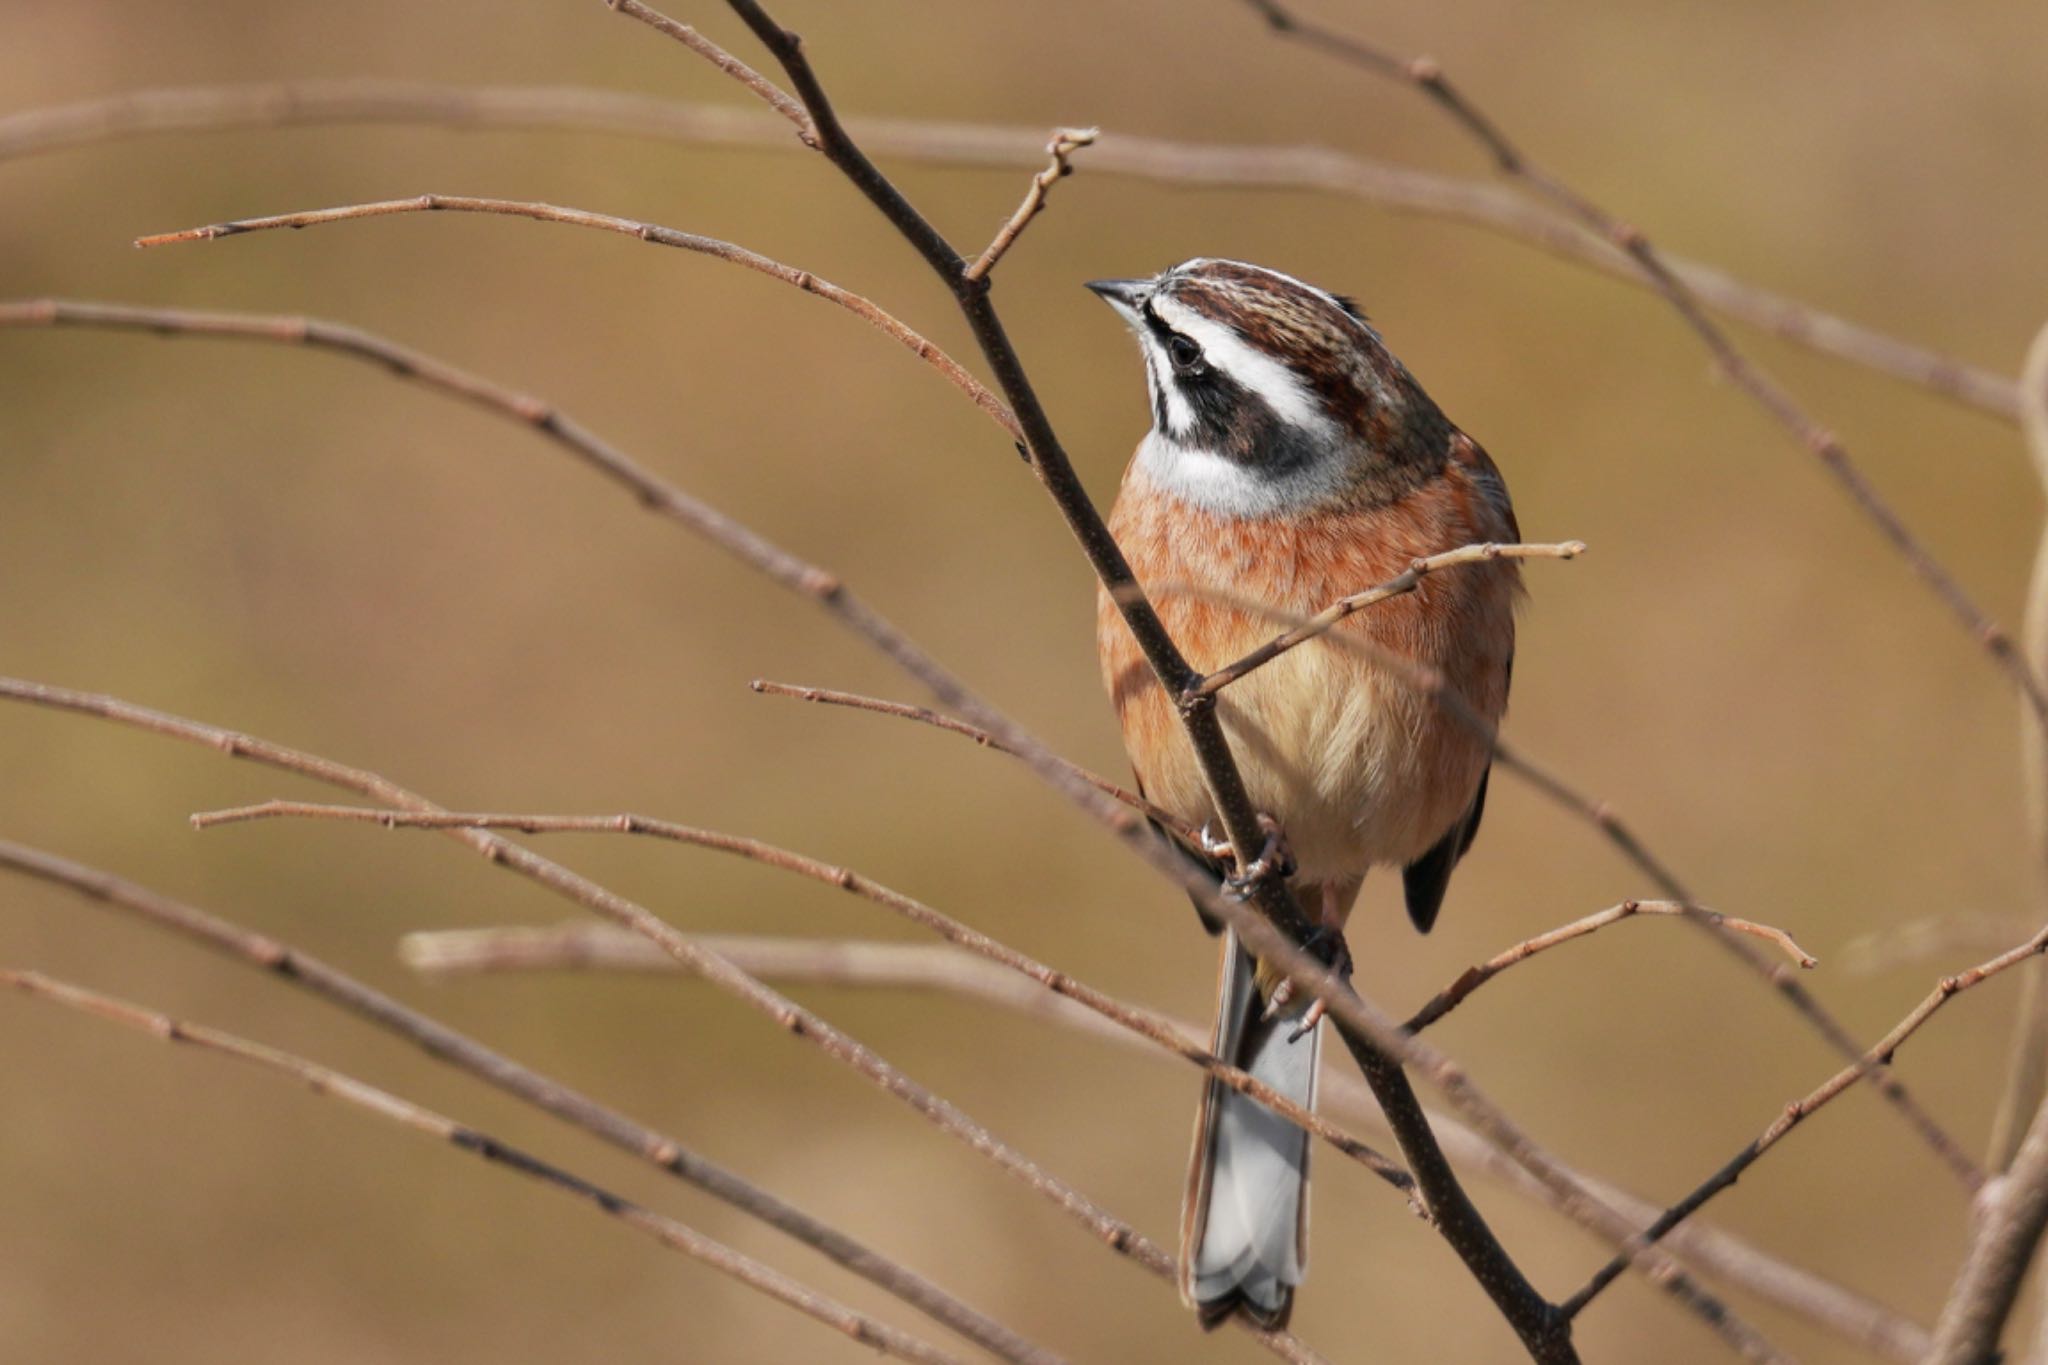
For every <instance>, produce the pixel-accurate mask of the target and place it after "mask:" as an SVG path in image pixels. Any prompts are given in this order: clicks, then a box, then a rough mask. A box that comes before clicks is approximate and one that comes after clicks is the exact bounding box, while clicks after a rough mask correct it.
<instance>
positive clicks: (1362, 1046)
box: [729, 0, 1578, 1365]
mask: <svg viewBox="0 0 2048 1365" xmlns="http://www.w3.org/2000/svg"><path fill="white" fill-rule="evenodd" d="M729 3H730V5H731V8H732V10H733V11H734V13H736V14H737V15H738V16H739V17H740V19H741V21H742V22H744V23H745V24H746V25H747V27H748V28H750V29H751V30H753V33H754V36H755V37H756V38H757V39H759V40H760V42H761V43H762V44H763V45H764V46H765V47H767V49H768V50H769V52H770V53H771V54H773V55H774V57H775V58H776V60H777V61H778V62H779V63H780V64H781V66H782V70H783V74H784V75H785V76H786V77H788V79H789V82H790V84H791V86H792V87H793V89H794V90H795V93H796V96H797V98H798V99H800V100H801V101H802V102H803V105H804V109H805V110H806V112H808V113H809V115H810V117H811V126H812V128H813V129H814V130H815V132H816V134H817V140H818V150H819V151H820V152H821V153H822V154H823V155H824V156H825V157H826V159H827V160H829V161H830V162H831V163H832V164H833V165H834V166H835V167H836V168H838V170H839V171H840V172H841V173H842V174H843V175H844V176H845V177H846V178H847V180H848V181H850V182H851V183H852V184H853V185H854V187H855V188H857V189H859V190H860V192H861V193H862V194H863V195H865V196H866V197H867V199H868V201H869V202H870V203H872V204H873V205H874V206H875V208H876V210H877V211H878V212H880V213H881V214H882V216H883V217H884V218H885V219H887V220H888V222H889V223H890V225H891V226H893V227H894V228H895V229H896V231H897V233H898V234H899V235H901V236H902V238H903V239H904V241H905V242H907V243H908V244H909V245H910V246H911V247H912V248H913V249H915V250H916V251H917V253H918V254H919V255H920V256H922V257H923V258H924V260H925V263H926V264H927V265H928V266H930V267H931V269H932V271H933V273H934V274H936V275H937V276H938V277H939V279H940V280H941V281H942V282H944V283H945V285H946V286H947V288H949V289H950V290H952V292H953V296H954V299H955V300H956V301H957V302H958V304H959V306H960V311H961V315H962V317H963V318H964V319H965V320H966V322H967V325H968V328H969V330H971V331H972V332H973V334H974V337H975V340H976V341H977V342H978V343H979V344H980V346H981V352H982V355H983V357H984V359H986V361H987V362H988V365H989V367H990V370H991V371H992V373H993V374H994V375H995V378H996V382H997V384H998V385H999V386H1000V387H1001V389H1002V391H1003V393H1004V396H1005V397H1006V398H1007V399H1008V400H1009V403H1010V407H1011V410H1012V411H1013V412H1014V413H1016V415H1017V420H1018V424H1019V426H1021V427H1022V429H1023V432H1024V436H1023V440H1022V442H1021V444H1022V446H1023V449H1024V453H1025V455H1026V457H1027V458H1028V460H1029V462H1030V465H1031V468H1032V470H1033V471H1034V472H1035V473H1036V474H1037V475H1038V477H1039V480H1040V482H1041V483H1042V484H1044V486H1045V488H1046V490H1047V492H1048V493H1050V494H1051V496H1052V498H1053V501H1054V504H1055V505H1056V506H1057V507H1058V508H1059V511H1060V514H1061V516H1062V517H1063V518H1064V520H1065V521H1066V523H1067V526H1068V528H1069V530H1071V531H1072V533H1073V534H1074V537H1075V539H1076V540H1077V541H1078V542H1079V543H1080V545H1081V548H1082V550H1083V552H1084V553H1085V554H1086V555H1087V557H1088V561H1089V565H1090V567H1091V568H1093V569H1094V570H1095V573H1096V576H1097V578H1098V579H1099V580H1100V582H1101V583H1102V585H1103V587H1104V588H1105V589H1106V590H1108V591H1110V592H1111V593H1113V594H1119V595H1118V597H1117V609H1118V611H1119V613H1120V614H1121V615H1122V617H1123V620H1124V623H1125V625H1126V627H1127V628H1128V629H1129V630H1130V631H1131V634H1132V638H1133V639H1134V641H1135V642H1136V643H1137V645H1138V647H1139V650H1140V652H1141V653H1142V654H1143V655H1144V656H1145V659H1146V662H1147V664H1148V665H1149V667H1150V668H1151V670H1152V673H1153V675H1154V676H1155V677H1156V678H1157V679H1158V680H1159V682H1160V684H1161V686H1162V687H1164V688H1165V689H1166V691H1167V694H1168V695H1169V696H1181V695H1184V694H1185V692H1186V690H1187V688H1188V686H1189V685H1190V684H1192V683H1194V682H1196V681H1198V675H1196V673H1195V671H1194V669H1193V668H1192V667H1191V666H1190V665H1189V663H1188V661H1187V658H1186V656H1185V655H1183V654H1182V652H1181V650H1180V648H1179V646H1178V645H1177V644H1176V643H1175V642H1174V640H1173V638H1172V636H1171V634H1170V633H1169V632H1168V631H1167V629H1166V627H1165V625H1164V623H1162V622H1161V621H1160V619H1159V615H1158V613H1157V612H1156V611H1154V610H1153V608H1152V606H1151V604H1150V603H1149V602H1147V601H1146V600H1144V598H1143V595H1142V591H1136V592H1134V591H1133V590H1134V589H1135V587H1136V584H1135V579H1134V578H1133V575H1132V573H1131V568H1130V565H1129V563H1128V562H1127V561H1126V560H1125V558H1124V555H1123V551H1122V550H1121V549H1120V548H1118V546H1117V544H1116V540H1115V538H1114V537H1113V536H1111V535H1110V533H1109V528H1108V526H1107V525H1106V524H1105V523H1104V522H1103V520H1102V516H1101V513H1100V512H1099V511H1097V509H1096V507H1095V504H1094V502H1093V500H1092V499H1090V497H1089V496H1088V491H1087V489H1086V487H1085V486H1084V485H1083V484H1082V482H1081V480H1080V478H1079V477H1078V476H1077V475H1076V473H1075V472H1074V467H1073V462H1072V461H1071V460H1070V459H1069V458H1068V456H1067V453H1066V450H1065V448H1064V447H1063V446H1062V445H1061V444H1060V440H1059V437H1058V435H1057V434H1056V433H1055V432H1054V430H1053V427H1052V421H1051V418H1050V417H1049V415H1048V414H1047V413H1046V411H1045V409H1044V407H1043V406H1042V405H1041V404H1040V403H1039V400H1038V397H1037V394H1036V392H1035V391H1034V390H1033V388H1032V385H1031V381H1030V379H1029V377H1028V376H1027V375H1026V373H1025V370H1024V365H1023V361H1022V358H1021V357H1020V356H1019V355H1018V354H1017V352H1016V348H1015V347H1014V346H1013V345H1012V344H1011V343H1010V340H1009V336H1008V334H1007V332H1006V331H1005V329H1004V327H1003V324H1002V320H1001V319H1000V317H998V315H997V313H996V310H995V307H994V305H993V304H992V303H991V302H990V299H989V291H988V281H987V280H986V279H985V278H984V279H970V278H968V276H967V262H966V261H965V260H963V259H962V258H961V256H960V254H959V253H958V252H957V251H955V250H954V249H953V247H952V245H951V244H950V243H949V242H947V241H946V239H945V237H944V235H943V234H941V233H940V232H939V230H938V229H937V228H936V227H934V226H933V225H932V223H931V222H930V221H929V220H927V219H926V218H925V217H924V215H923V214H922V213H920V212H919V211H918V210H917V208H916V207H915V206H914V205H912V204H911V203H910V201H909V200H908V199H907V198H905V197H904V195H903V193H902V191H901V190H899V189H898V188H897V187H896V186H895V184H893V183H892V182H891V181H890V180H889V178H888V177H887V176H885V175H884V174H883V173H882V172H881V170H880V169H879V168H877V167H876V165H875V164H874V162H873V161H871V160H869V159H868V156H867V154H866V153H865V152H863V151H862V150H861V149H860V147H859V145H858V144H856V143H855V142H854V140H853V139H852V137H851V136H850V135H849V134H848V133H847V131H846V129H845V127H844V125H842V124H841V123H840V121H839V117H838V114H837V112H836V111H835V110H834V108H833V106H832V103H831V101H830V99H829V98H828V97H827V96H826V94H825V90H824V87H823V85H822V83H821V82H820V81H819V80H818V77H817V74H816V72H815V71H814V70H813V69H812V67H811V64H810V59H809V57H808V56H807V55H806V53H805V52H804V47H803V42H802V40H801V39H800V38H799V37H798V36H797V35H796V34H795V33H792V32H791V31H789V30H788V29H785V28H783V27H782V26H781V24H779V23H778V22H776V20H775V19H774V18H773V17H771V16H770V15H769V14H768V12H767V11H766V10H765V9H763V8H762V7H761V6H760V5H759V4H757V3H755V2H754V0H729ZM1181 723H1182V727H1183V729H1184V730H1185V732H1186V733H1187V736H1188V739H1189V742H1190V744H1191V745H1192V747H1193V749H1194V752H1195V756H1196V759H1197V761H1198V763H1199V765H1200V769H1201V772H1202V776H1203V780H1204V783H1205V785H1206V786H1207V788H1208V794H1209V799H1210V805H1211V807H1212V808H1213V809H1214V810H1215V812H1216V815H1217V818H1218V820H1219V822H1220V823H1221V825H1222V827H1223V831H1224V833H1225V835H1226V836H1227V837H1228V840H1229V842H1230V845H1231V848H1232V850H1233V851H1234V853H1235V856H1236V861H1237V865H1238V866H1239V867H1251V866H1253V864H1254V859H1255V856H1256V853H1257V850H1258V849H1259V848H1260V847H1261V845H1262V844H1263V841H1264V835H1263V831H1262V829H1261V827H1260V824H1259V820H1258V812H1257V811H1256V810H1255V809H1254V808H1253V806H1252V802H1251V797H1250V794H1249V792H1248V791H1247V790H1246V788H1245V785H1244V778H1243V774H1242V773H1241V772H1240V771H1239V769H1238V766H1237V761H1236V759H1235V757H1234V756H1233V755H1232V753H1231V749H1230V744H1229V740H1228V738H1227V737H1226V736H1225V734H1224V731H1223V726H1222V722H1221V720H1220V719H1219V718H1218V716H1217V715H1216V712H1215V707H1214V705H1213V703H1204V704H1201V705H1197V706H1191V707H1184V708H1182V710H1181ZM1187 880H1188V879H1187V878H1183V881H1184V884H1186V882H1187ZM1247 892H1248V894H1247V897H1246V900H1247V901H1248V903H1249V904H1246V903H1240V902H1237V901H1235V900H1228V901H1226V899H1225V898H1223V897H1220V896H1218V895H1216V894H1215V892H1214V890H1213V888H1210V887H1207V886H1203V887H1202V888H1201V891H1200V894H1201V895H1202V896H1203V898H1204V900H1205V903H1207V904H1210V905H1211V906H1212V907H1214V908H1215V909H1216V912H1217V913H1218V915H1219V916H1220V918H1221V919H1222V921H1223V922H1224V923H1226V924H1229V925H1231V926H1232V927H1233V928H1236V929H1238V930H1239V932H1240V934H1241V935H1242V936H1243V939H1244V942H1245V943H1246V944H1247V946H1248V947H1250V948H1252V949H1253V950H1254V951H1255V952H1260V956H1261V958H1262V960H1267V961H1270V962H1271V963H1273V964H1275V965H1278V966H1280V967H1281V969H1282V970H1283V971H1285V972H1287V974H1288V975H1289V976H1290V978H1293V979H1296V981H1297V987H1298V988H1306V989H1308V990H1311V991H1313V992H1314V994H1315V995H1316V996H1318V997H1319V998H1321V999H1323V1000H1324V1001H1325V1005H1326V1008H1330V1009H1331V1012H1332V1015H1333V1017H1334V1018H1335V1019H1336V1020H1337V1021H1338V1023H1337V1031H1338V1034H1339V1036H1340V1037H1341V1038H1343V1040H1344V1042H1345V1046H1346V1047H1347V1049H1349V1050H1350V1051H1351V1052H1352V1054H1353V1056H1354V1057H1356V1058H1357V1060H1358V1063H1359V1066H1360V1068H1361V1069H1362V1070H1364V1072H1365V1073H1366V1075H1367V1077H1368V1079H1369V1080H1370V1082H1371V1084H1372V1086H1373V1089H1374V1092H1375V1093H1376V1094H1378V1095H1379V1097H1380V1102H1381V1105H1382V1107H1383V1108H1384V1109H1385V1110H1386V1111H1387V1114H1388V1116H1389V1118H1390V1119H1392V1120H1393V1123H1394V1129H1395V1132H1396V1134H1397V1136H1398V1138H1399V1141H1400V1144H1401V1149H1402V1154H1403V1155H1404V1156H1405V1157H1406V1158H1407V1160H1408V1166H1409V1169H1410V1171H1411V1172H1412V1173H1413V1174H1414V1176H1415V1178H1416V1180H1417V1182H1418V1184H1419V1186H1420V1187H1421V1189H1422V1192H1423V1195H1424V1199H1425V1201H1426V1202H1427V1204H1428V1207H1429V1210H1430V1212H1431V1214H1432V1215H1433V1216H1434V1218H1435V1219H1436V1223H1437V1227H1438V1228H1439V1230H1440V1231H1441V1232H1442V1233H1443V1235H1444V1238H1445V1240H1446V1241H1447V1242H1448V1243H1449V1244H1450V1245H1451V1246H1452V1247H1453V1248H1454V1249H1455V1250H1456V1251H1457V1252H1458V1254H1459V1257H1460V1258H1461V1259H1462V1260H1463V1261H1464V1262H1465V1264H1466V1267H1467V1268H1468V1270H1470V1271H1471V1273H1472V1275H1473V1278H1474V1279H1475V1280H1477V1281H1478V1283H1479V1284H1480V1286H1481V1287H1482V1288H1483V1289H1484V1290H1485V1291H1486V1293H1487V1295H1488V1297H1490V1298H1491V1299H1492V1300H1493V1301H1494V1303H1495V1305H1496V1306H1497V1307H1498V1308H1499V1310H1500V1311H1501V1313H1502V1315H1503V1316H1504V1317H1506V1318H1507V1320H1508V1321H1509V1322H1510V1323H1511V1324H1512V1325H1513V1326H1514V1328H1515V1331H1516V1335H1517V1336H1518V1337H1519V1338H1520V1339H1521V1341H1522V1343H1523V1345H1524V1347H1525V1348H1526V1349H1527V1350H1528V1351H1529V1353H1530V1354H1531V1356H1532V1357H1533V1358H1535V1359H1537V1360H1538V1361H1541V1362H1546V1365H1568V1363H1571V1362H1576V1361H1577V1359H1578V1355H1577V1352H1576V1351H1575V1350H1574V1348H1573V1347H1572V1344H1571V1334H1570V1330H1569V1324H1561V1322H1560V1320H1559V1319H1558V1318H1557V1317H1556V1314H1555V1312H1554V1311H1553V1308H1552V1306H1551V1305H1550V1304H1549V1303H1548V1302H1547V1301H1546V1300H1545V1299H1544V1298H1543V1296H1542V1295H1541V1294H1539V1293H1537V1292H1536V1290H1535V1288H1534V1287H1533V1286H1532V1285H1531V1284H1530V1283H1529V1281H1528V1278H1527V1276H1525V1275H1524V1274H1523V1273H1522V1270H1521V1268H1520V1267H1519V1266H1518V1265H1516V1264H1515V1262H1514V1260H1513V1258H1512V1257H1510V1256H1509V1254H1508V1252H1507V1250H1506V1248H1505V1247H1503V1246H1502V1245H1501V1243H1500V1240H1499V1239H1498V1238H1497V1237H1496V1236H1494V1234H1493V1231H1492V1229H1491V1228H1489V1227H1488V1226H1487V1224H1486V1220H1485V1219H1484V1218H1483V1217H1482V1216H1481V1215H1480V1213H1479V1210H1478V1209H1477V1208H1476V1207H1475V1206H1474V1205H1473V1204H1472V1202H1471V1200H1470V1199H1469V1198H1468V1197H1467V1196H1466V1195H1465V1192H1464V1190H1463V1188H1462V1187H1461V1186H1460V1185H1459V1183H1458V1179H1457V1176H1456V1174H1455V1173H1454V1172H1453V1171H1452V1170H1451V1168H1450V1164H1449V1162H1447V1161H1446V1160H1445V1159H1444V1157H1443V1153H1442V1151H1441V1149H1440V1148H1439V1147H1438V1145H1437V1143H1436V1140H1435V1138H1434V1137H1433V1136H1432V1135H1431V1133H1430V1131H1429V1121H1428V1119H1427V1118H1426V1117H1425V1116H1424V1114H1423V1111H1422V1106H1421V1104H1420V1102H1419V1101H1418V1100H1417V1099H1416V1097H1415V1093H1414V1089H1413V1087H1412V1086H1411V1085H1410V1084H1409V1082H1408V1078H1407V1076H1406V1075H1405V1074H1404V1073H1403V1072H1402V1069H1401V1067H1400V1065H1399V1064H1398V1063H1397V1062H1396V1061H1395V1060H1393V1057H1398V1056H1401V1055H1402V1052H1401V1047H1400V1044H1401V1043H1402V1042H1403V1041H1406V1040H1403V1039H1402V1038H1401V1037H1400V1035H1399V1034H1398V1032H1397V1031H1396V1030H1395V1029H1394V1028H1393V1027H1392V1022H1391V1021H1390V1020H1387V1019H1386V1018H1385V1016H1384V1015H1383V1014H1380V1013H1378V1012H1377V1011H1370V1010H1368V1008H1367V1007H1366V1006H1365V1005H1364V1004H1363V1002H1362V1000H1361V999H1360V997H1358V996H1357V995H1356V994H1355V993H1353V992H1352V991H1350V989H1349V988H1348V986H1347V985H1346V984H1345V983H1343V982H1342V981H1340V980H1339V979H1337V978H1336V977H1335V976H1334V975H1333V974H1332V973H1331V972H1329V971H1327V970H1326V969H1324V968H1322V967H1321V966H1320V964H1318V963H1317V962H1315V960H1314V959H1313V958H1311V957H1309V956H1308V955H1306V954H1303V953H1301V952H1299V951H1297V950H1296V947H1295V945H1297V944H1299V943H1301V942H1302V941H1303V940H1304V938H1305V937H1306V936H1307V934H1308V933H1309V932H1310V930H1311V928H1312V926H1311V925H1310V924H1309V922H1308V920H1307V917H1306V916H1305V915H1304V914H1303V913H1302V910H1301V907H1300V905H1299V904H1298V903H1297V902H1296V900H1295V898H1294V897H1293V895H1292V894H1291V893H1289V891H1288V890H1287V888H1286V886H1285V884H1284V878H1282V877H1279V876H1261V877H1258V878H1256V879H1254V880H1253V881H1252V883H1251V885H1250V886H1249V887H1248V888H1247ZM1254 907H1255V908H1254ZM1254 928H1256V929H1257V930H1260V931H1266V932H1257V933H1255V932H1249V930H1251V929H1254ZM1269 941H1270V942H1271V943H1273V944H1275V945H1277V946H1278V947H1280V948H1282V949H1284V950H1285V951H1284V952H1283V953H1282V954H1280V955H1279V956H1271V957H1269V956H1268V955H1267V954H1266V953H1265V952H1263V951H1261V950H1262V949H1263V948H1264V946H1265V944H1266V943H1267V942H1269ZM1333 1001H1334V1004H1333V1003H1332V1002H1333ZM1389 1042H1391V1043H1393V1044H1394V1047H1393V1052H1392V1054H1391V1055H1390V1054H1389V1051H1388V1044H1389ZM1409 1046H1410V1047H1411V1048H1413V1047H1415V1046H1417V1045H1415V1044H1413V1043H1412V1042H1411V1043H1409ZM1488 1107H1489V1108H1490V1106H1488ZM1492 1113H1493V1114H1494V1116H1495V1117H1496V1118H1499V1119H1500V1120H1501V1121H1502V1122H1503V1123H1505V1121H1506V1120H1505V1116H1504V1115H1500V1114H1499V1113H1498V1111H1497V1110H1494V1111H1492ZM1233 1316H1239V1315H1233Z"/></svg>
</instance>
